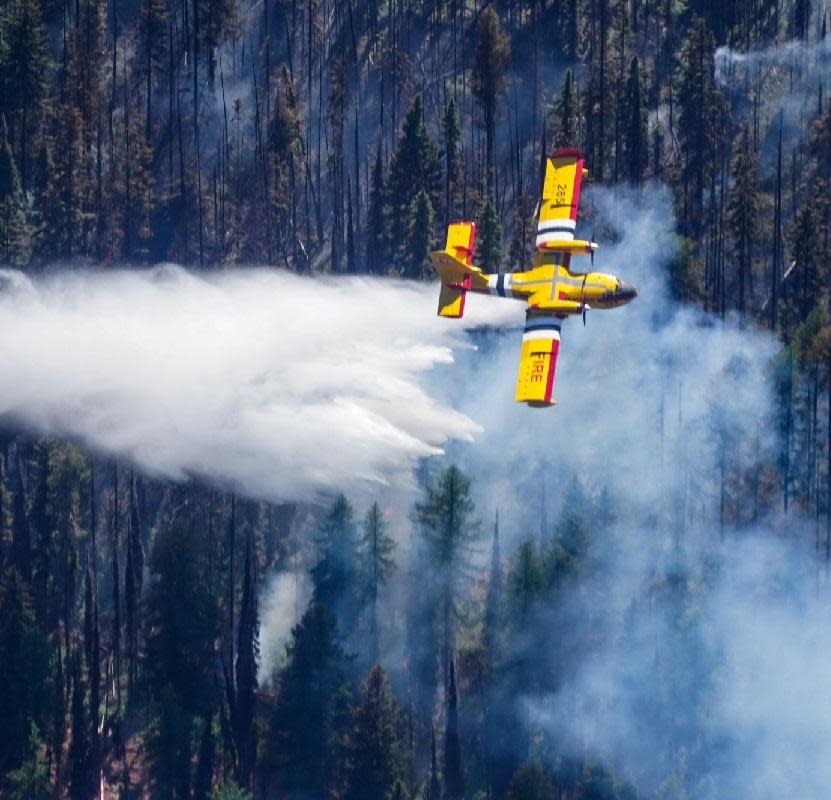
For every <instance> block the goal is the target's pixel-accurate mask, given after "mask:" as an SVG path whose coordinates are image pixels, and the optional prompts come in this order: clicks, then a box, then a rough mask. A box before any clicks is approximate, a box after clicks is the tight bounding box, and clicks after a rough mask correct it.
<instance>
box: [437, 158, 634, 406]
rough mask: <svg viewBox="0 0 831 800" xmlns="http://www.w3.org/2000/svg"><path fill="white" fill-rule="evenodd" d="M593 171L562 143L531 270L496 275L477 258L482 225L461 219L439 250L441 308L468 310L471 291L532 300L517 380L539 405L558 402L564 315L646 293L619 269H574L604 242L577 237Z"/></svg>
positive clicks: (448, 313) (550, 164)
mask: <svg viewBox="0 0 831 800" xmlns="http://www.w3.org/2000/svg"><path fill="white" fill-rule="evenodd" d="M587 175H588V170H586V169H585V167H584V166H583V157H582V155H581V154H580V152H579V151H578V150H573V149H562V150H556V151H554V152H553V153H552V154H551V156H549V158H548V160H547V163H546V167H545V181H544V184H543V192H542V198H541V199H540V212H539V222H538V224H537V241H536V252H535V253H534V256H533V264H532V267H531V269H529V270H528V271H527V272H513V273H510V272H509V273H504V274H498V275H488V274H486V273H484V272H482V270H481V269H479V267H476V266H474V265H473V245H474V241H475V239H476V225H475V223H473V222H454V223H452V224H451V225H450V226H449V227H448V229H447V243H446V244H445V247H444V250H439V251H436V252H435V253H431V255H430V258H431V259H432V262H433V267H434V269H435V270H436V272H438V274H439V277H440V278H441V291H440V293H439V310H438V313H439V316H440V317H455V318H459V317H461V316H462V315H463V314H464V310H465V297H466V295H467V293H468V292H476V293H479V294H491V295H497V296H499V297H508V298H512V299H515V300H524V301H525V302H526V303H527V304H528V309H527V310H526V312H525V331H524V333H523V335H522V351H521V354H520V360H519V375H518V377H517V384H516V400H517V402H519V403H527V404H528V405H529V406H533V407H545V406H553V405H554V404H555V403H556V400H554V399H553V394H554V371H555V368H556V365H557V354H558V352H559V349H560V328H561V327H562V323H563V320H564V319H566V318H567V317H570V316H575V315H582V316H583V321H584V323H585V314H586V309H589V308H591V309H606V308H616V307H617V306H622V305H624V304H626V303H628V302H630V301H631V300H633V299H634V298H635V297H637V295H638V290H637V289H635V287H634V286H628V285H627V284H625V283H623V282H622V281H620V280H619V279H618V278H617V277H615V276H614V275H608V274H606V273H603V272H586V273H583V272H572V270H571V257H572V256H573V255H590V256H592V257H593V255H594V251H595V250H596V249H597V244H595V243H594V242H586V241H582V240H580V239H575V238H574V229H575V226H576V224H577V209H578V205H579V201H580V186H581V184H582V181H583V179H584V178H585V177H586V176H587Z"/></svg>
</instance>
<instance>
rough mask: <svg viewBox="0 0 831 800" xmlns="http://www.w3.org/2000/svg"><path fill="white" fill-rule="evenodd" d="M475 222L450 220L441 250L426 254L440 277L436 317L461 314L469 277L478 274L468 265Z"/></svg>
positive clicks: (476, 270) (471, 257)
mask: <svg viewBox="0 0 831 800" xmlns="http://www.w3.org/2000/svg"><path fill="white" fill-rule="evenodd" d="M475 241H476V225H475V223H473V222H454V223H452V224H451V225H449V226H448V228H447V242H446V243H445V245H444V250H437V251H436V252H435V253H431V254H430V258H431V260H432V262H433V268H434V269H435V270H436V272H438V273H439V277H440V278H441V291H440V293H439V316H440V317H457V318H458V317H461V316H462V315H463V314H464V313H465V294H466V292H467V290H468V289H469V288H470V287H471V284H472V280H473V276H474V275H475V274H478V275H481V274H482V272H481V270H480V269H479V268H478V267H474V266H473V265H472V261H473V243H474V242H475Z"/></svg>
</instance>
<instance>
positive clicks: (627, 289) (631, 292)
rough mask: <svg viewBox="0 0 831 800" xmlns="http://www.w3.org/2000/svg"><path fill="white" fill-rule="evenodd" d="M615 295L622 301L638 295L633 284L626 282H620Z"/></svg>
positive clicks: (625, 301) (626, 301)
mask: <svg viewBox="0 0 831 800" xmlns="http://www.w3.org/2000/svg"><path fill="white" fill-rule="evenodd" d="M617 295H618V297H619V298H620V299H621V300H622V301H623V302H624V303H628V302H629V301H630V300H634V299H635V298H636V297H637V296H638V290H637V289H636V288H635V287H634V286H629V284H628V283H621V284H620V286H619V287H618V290H617Z"/></svg>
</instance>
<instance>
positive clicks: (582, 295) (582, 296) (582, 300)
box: [580, 250, 594, 328]
mask: <svg viewBox="0 0 831 800" xmlns="http://www.w3.org/2000/svg"><path fill="white" fill-rule="evenodd" d="M592 260H594V250H592ZM588 277H589V276H588V274H584V275H583V286H582V287H581V289H580V306H581V308H580V310H581V311H582V312H583V327H584V328H585V327H586V278H588Z"/></svg>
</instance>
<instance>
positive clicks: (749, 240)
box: [726, 126, 761, 314]
mask: <svg viewBox="0 0 831 800" xmlns="http://www.w3.org/2000/svg"><path fill="white" fill-rule="evenodd" d="M732 171H733V181H732V183H731V185H730V188H729V189H728V192H727V209H726V215H727V224H728V226H729V229H730V234H731V236H732V239H733V247H734V252H735V254H736V264H737V267H738V279H739V294H738V303H737V308H738V310H739V312H740V313H742V314H743V313H744V312H745V310H746V304H747V292H748V288H750V289H752V288H753V246H754V244H755V242H756V239H757V237H758V230H759V212H760V209H761V201H760V197H759V193H760V192H759V160H758V156H757V155H756V153H755V152H753V150H752V149H751V144H750V133H749V131H748V128H747V126H745V128H744V130H743V131H742V132H741V134H740V135H739V138H738V139H737V140H736V144H735V148H734V150H733V170H732Z"/></svg>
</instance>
